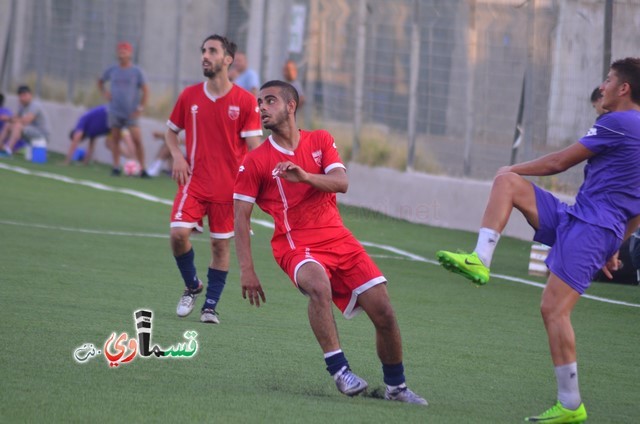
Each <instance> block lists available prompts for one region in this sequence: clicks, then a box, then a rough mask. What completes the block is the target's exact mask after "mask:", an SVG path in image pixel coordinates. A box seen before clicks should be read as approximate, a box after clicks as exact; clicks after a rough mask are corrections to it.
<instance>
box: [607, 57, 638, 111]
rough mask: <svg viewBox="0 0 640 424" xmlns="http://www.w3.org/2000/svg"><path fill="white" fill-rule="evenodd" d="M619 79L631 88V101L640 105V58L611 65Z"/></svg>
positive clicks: (626, 59) (619, 61) (629, 58)
mask: <svg viewBox="0 0 640 424" xmlns="http://www.w3.org/2000/svg"><path fill="white" fill-rule="evenodd" d="M611 70H612V71H615V72H616V75H617V76H618V79H619V80H620V81H621V82H623V83H625V82H626V83H627V84H629V87H631V101H632V102H633V103H635V104H637V105H640V57H627V58H624V59H620V60H616V61H615V62H613V63H612V64H611Z"/></svg>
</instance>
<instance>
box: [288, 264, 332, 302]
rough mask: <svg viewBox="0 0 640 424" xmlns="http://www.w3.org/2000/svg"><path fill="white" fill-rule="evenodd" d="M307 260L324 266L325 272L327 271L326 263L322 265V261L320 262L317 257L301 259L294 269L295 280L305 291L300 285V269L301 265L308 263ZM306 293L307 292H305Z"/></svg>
mask: <svg viewBox="0 0 640 424" xmlns="http://www.w3.org/2000/svg"><path fill="white" fill-rule="evenodd" d="M307 262H315V263H317V264H318V265H320V266H321V267H322V269H323V270H324V272H327V270H326V268H325V267H324V265H322V264H321V263H320V262H318V261H317V260H315V259H312V258H306V259H303V260H301V261H300V262H298V265H296V267H295V269H294V270H293V282H294V283H296V287H298V289H299V290H300V291H301V292H303V293H304V291H303V290H302V289H301V288H300V287H299V286H298V270H299V269H300V267H301V266H302V265H304V264H306V263H307ZM305 294H306V293H305Z"/></svg>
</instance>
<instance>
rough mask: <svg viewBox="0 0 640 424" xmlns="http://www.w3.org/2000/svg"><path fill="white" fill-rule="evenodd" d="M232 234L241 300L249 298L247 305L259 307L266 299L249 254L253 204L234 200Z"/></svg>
mask: <svg viewBox="0 0 640 424" xmlns="http://www.w3.org/2000/svg"><path fill="white" fill-rule="evenodd" d="M233 209H234V233H235V245H236V256H237V257H238V264H239V266H240V285H241V287H242V298H243V299H247V298H249V303H250V304H251V305H255V306H257V307H260V300H261V299H262V303H264V302H266V301H267V298H266V296H265V294H264V291H263V290H262V286H261V285H260V280H259V279H258V276H257V275H256V271H255V268H254V266H253V256H252V254H251V234H250V233H251V227H250V225H251V211H252V210H253V203H250V202H245V201H242V200H234V202H233Z"/></svg>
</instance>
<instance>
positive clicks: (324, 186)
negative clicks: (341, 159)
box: [272, 161, 349, 193]
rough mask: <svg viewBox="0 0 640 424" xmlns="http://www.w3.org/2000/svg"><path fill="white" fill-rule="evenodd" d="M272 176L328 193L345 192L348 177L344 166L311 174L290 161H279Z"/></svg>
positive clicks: (347, 185)
mask: <svg viewBox="0 0 640 424" xmlns="http://www.w3.org/2000/svg"><path fill="white" fill-rule="evenodd" d="M272 174H273V176H277V177H280V178H282V179H284V180H286V181H290V182H292V183H305V184H309V185H310V186H312V187H314V188H316V189H318V190H320V191H325V192H329V193H346V192H347V188H348V187H349V179H348V178H347V173H346V172H345V170H344V168H334V169H332V170H331V171H329V173H328V174H311V173H309V172H307V171H305V170H304V169H302V168H300V167H299V166H298V165H296V164H295V163H292V162H288V161H287V162H280V163H278V164H277V165H276V166H275V168H273V171H272Z"/></svg>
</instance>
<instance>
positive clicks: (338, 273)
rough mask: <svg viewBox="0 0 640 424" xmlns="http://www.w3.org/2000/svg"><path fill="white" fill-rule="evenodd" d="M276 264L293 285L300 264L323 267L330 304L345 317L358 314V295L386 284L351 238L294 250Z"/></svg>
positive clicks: (359, 246)
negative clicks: (330, 295) (329, 282)
mask: <svg viewBox="0 0 640 424" xmlns="http://www.w3.org/2000/svg"><path fill="white" fill-rule="evenodd" d="M276 261H277V262H278V264H279V265H280V267H281V268H282V269H283V270H284V272H286V273H287V275H288V276H289V278H291V281H293V282H294V284H296V286H297V285H298V283H297V281H296V274H297V272H298V269H300V267H301V266H302V265H304V264H306V263H307V262H316V263H318V264H319V265H320V266H322V267H323V268H324V270H325V272H326V273H327V276H328V277H329V281H331V291H332V298H333V303H334V304H335V305H336V306H337V307H338V309H340V311H341V312H342V314H343V315H344V317H345V318H353V317H354V316H356V315H357V314H358V313H359V312H360V311H361V308H360V306H359V305H358V295H360V294H361V293H364V292H365V291H367V290H368V289H370V288H371V287H373V286H375V285H377V284H381V283H385V282H386V281H387V280H386V279H385V278H384V276H383V275H382V272H380V269H378V266H377V265H376V264H375V263H374V262H373V260H372V259H371V258H370V257H369V255H368V254H367V252H366V251H365V250H364V247H362V245H361V244H360V243H359V242H358V240H356V238H355V237H353V236H350V237H347V238H345V239H341V240H340V241H339V242H337V243H333V244H328V245H325V246H321V247H319V248H309V247H305V246H301V247H297V248H296V249H295V250H290V251H289V252H287V253H286V254H285V255H284V256H282V257H281V258H276Z"/></svg>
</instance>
